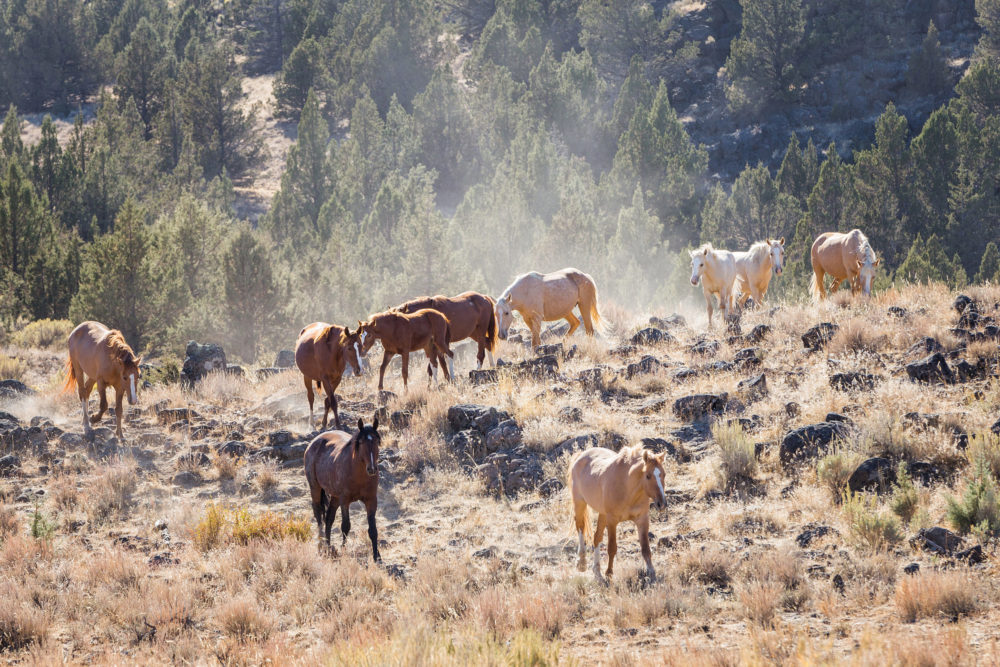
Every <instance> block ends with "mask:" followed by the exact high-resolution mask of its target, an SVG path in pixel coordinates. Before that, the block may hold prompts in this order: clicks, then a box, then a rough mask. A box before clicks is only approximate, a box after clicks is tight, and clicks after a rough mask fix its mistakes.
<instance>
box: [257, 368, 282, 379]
mask: <svg viewBox="0 0 1000 667" xmlns="http://www.w3.org/2000/svg"><path fill="white" fill-rule="evenodd" d="M280 372H281V369H280V368H275V367H267V368H258V369H257V370H256V371H254V375H255V376H256V377H257V379H258V380H266V379H267V378H269V377H273V376H275V375H277V374H278V373H280Z"/></svg>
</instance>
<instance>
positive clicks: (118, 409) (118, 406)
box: [115, 389, 125, 444]
mask: <svg viewBox="0 0 1000 667" xmlns="http://www.w3.org/2000/svg"><path fill="white" fill-rule="evenodd" d="M124 393H125V392H122V391H118V389H115V435H117V436H118V441H119V442H121V443H123V444H124V442H125V434H124V433H123V432H122V398H123V396H122V394H124Z"/></svg>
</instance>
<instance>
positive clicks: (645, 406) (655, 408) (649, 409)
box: [636, 396, 670, 415]
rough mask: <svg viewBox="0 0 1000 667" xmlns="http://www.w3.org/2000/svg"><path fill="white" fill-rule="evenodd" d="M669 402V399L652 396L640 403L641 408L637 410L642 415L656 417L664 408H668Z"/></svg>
mask: <svg viewBox="0 0 1000 667" xmlns="http://www.w3.org/2000/svg"><path fill="white" fill-rule="evenodd" d="M669 400H670V399H668V398H661V397H659V396H651V397H650V398H647V399H646V400H644V401H643V402H642V403H640V404H639V407H638V408H636V410H637V412H638V413H639V414H640V415H654V414H657V413H659V412H661V411H662V410H663V408H665V407H666V405H667V402H668V401H669Z"/></svg>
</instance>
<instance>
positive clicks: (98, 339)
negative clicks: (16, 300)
mask: <svg viewBox="0 0 1000 667" xmlns="http://www.w3.org/2000/svg"><path fill="white" fill-rule="evenodd" d="M68 344H69V359H67V360H66V370H67V373H66V384H65V385H64V386H63V392H64V393H65V392H68V391H70V390H71V389H72V388H73V385H74V384H76V388H77V393H78V395H79V396H80V405H81V407H82V408H83V430H84V433H87V434H89V433H90V425H91V423H94V424H96V423H98V422H100V421H101V418H102V417H103V416H104V412H105V411H106V410H107V409H108V396H107V389H108V387H114V390H115V435H117V436H118V439H119V440H123V441H124V439H125V438H124V436H123V434H122V397H124V396H128V402H129V405H135V404H136V401H137V400H138V397H137V396H136V387H137V386H138V385H139V377H140V376H141V375H142V372H141V371H140V370H139V364H140V363H141V362H142V358H141V357H137V356H136V355H135V352H133V351H132V348H131V347H129V344H128V343H126V342H125V337H124V336H122V332H121V331H119V330H118V329H108V328H107V327H106V326H104V325H103V324H101V323H100V322H84V323H82V324H80V325H79V326H78V327H76V328H75V329H73V331H72V332H70V334H69V341H68ZM88 378H89V379H88ZM95 383H96V384H97V393H98V394H99V395H100V397H101V407H100V409H99V410H98V412H97V414H96V415H94V416H93V417H91V418H90V419H87V399H88V398H89V397H90V392H91V391H92V390H93V388H94V384H95Z"/></svg>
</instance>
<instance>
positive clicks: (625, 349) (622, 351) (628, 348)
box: [611, 344, 639, 359]
mask: <svg viewBox="0 0 1000 667" xmlns="http://www.w3.org/2000/svg"><path fill="white" fill-rule="evenodd" d="M638 349H639V348H637V347H636V346H635V345H628V344H626V345H619V346H618V347H616V348H614V349H613V350H611V355H612V356H615V357H619V358H621V359H627V358H628V357H631V356H632V355H633V354H635V353H636V351H637V350H638Z"/></svg>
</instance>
